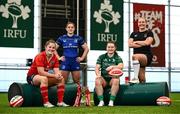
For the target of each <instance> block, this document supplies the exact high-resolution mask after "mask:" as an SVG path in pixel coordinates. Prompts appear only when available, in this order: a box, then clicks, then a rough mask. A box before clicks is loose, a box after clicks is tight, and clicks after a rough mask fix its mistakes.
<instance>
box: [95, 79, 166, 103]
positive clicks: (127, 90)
mask: <svg viewBox="0 0 180 114" xmlns="http://www.w3.org/2000/svg"><path fill="white" fill-rule="evenodd" d="M103 96H104V102H105V105H108V103H109V98H110V87H107V88H105V89H104V94H103ZM160 96H167V97H169V89H168V85H167V83H166V82H157V83H142V84H129V85H120V89H119V91H118V93H117V96H116V99H115V101H114V105H156V99H157V98H159V97H160ZM98 103H99V99H98V97H97V94H96V92H95V91H94V104H95V105H98Z"/></svg>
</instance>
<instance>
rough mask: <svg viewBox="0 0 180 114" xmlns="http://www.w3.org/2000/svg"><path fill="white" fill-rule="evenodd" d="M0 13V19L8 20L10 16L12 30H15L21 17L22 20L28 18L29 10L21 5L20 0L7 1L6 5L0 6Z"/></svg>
mask: <svg viewBox="0 0 180 114" xmlns="http://www.w3.org/2000/svg"><path fill="white" fill-rule="evenodd" d="M0 12H2V17H4V18H9V16H12V18H13V24H12V28H17V20H18V18H20V17H22V18H23V20H26V19H27V18H29V14H28V13H30V12H31V10H30V9H29V7H28V6H25V7H24V6H23V5H21V0H7V3H6V4H5V6H4V5H1V6H0Z"/></svg>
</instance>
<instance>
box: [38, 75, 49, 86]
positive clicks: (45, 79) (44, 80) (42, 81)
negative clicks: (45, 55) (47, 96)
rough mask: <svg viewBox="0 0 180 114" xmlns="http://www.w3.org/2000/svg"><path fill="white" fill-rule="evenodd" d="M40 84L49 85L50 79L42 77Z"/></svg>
mask: <svg viewBox="0 0 180 114" xmlns="http://www.w3.org/2000/svg"><path fill="white" fill-rule="evenodd" d="M39 79H40V82H41V84H46V85H47V84H48V78H47V77H45V76H41V77H40V78H39Z"/></svg>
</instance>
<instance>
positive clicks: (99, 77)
mask: <svg viewBox="0 0 180 114" xmlns="http://www.w3.org/2000/svg"><path fill="white" fill-rule="evenodd" d="M106 51H107V53H105V54H102V55H100V56H99V58H98V59H97V62H96V67H95V73H96V79H95V91H96V93H97V96H98V99H99V101H100V102H99V104H98V106H104V100H103V99H104V98H103V88H104V87H106V86H111V96H110V101H109V105H108V106H114V100H115V98H116V94H117V92H118V91H119V83H120V79H119V77H111V76H109V74H108V72H109V71H110V70H112V69H113V68H119V69H121V70H122V69H123V61H122V59H121V57H120V56H119V55H118V54H117V52H116V45H115V42H112V41H110V42H108V43H107V45H106Z"/></svg>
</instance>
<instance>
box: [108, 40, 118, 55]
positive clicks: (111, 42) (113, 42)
mask: <svg viewBox="0 0 180 114" xmlns="http://www.w3.org/2000/svg"><path fill="white" fill-rule="evenodd" d="M108 44H114V46H115V48H116V49H117V45H116V42H115V41H108V42H107V44H106V47H107V45H108ZM114 53H115V54H117V52H116V50H115V52H114Z"/></svg>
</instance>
